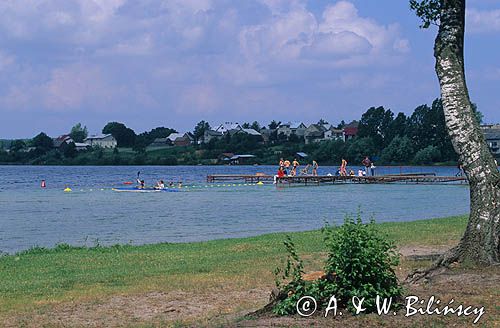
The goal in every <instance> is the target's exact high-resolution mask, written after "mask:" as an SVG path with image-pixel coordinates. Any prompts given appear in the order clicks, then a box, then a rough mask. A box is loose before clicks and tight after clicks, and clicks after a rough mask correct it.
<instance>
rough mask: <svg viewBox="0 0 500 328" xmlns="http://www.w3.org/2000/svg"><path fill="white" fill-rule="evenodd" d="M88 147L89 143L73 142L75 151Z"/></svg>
mask: <svg viewBox="0 0 500 328" xmlns="http://www.w3.org/2000/svg"><path fill="white" fill-rule="evenodd" d="M89 147H90V145H89V144H87V143H83V142H75V149H76V151H81V150H87V149H88V148H89Z"/></svg>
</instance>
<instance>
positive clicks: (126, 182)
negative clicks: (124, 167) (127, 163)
mask: <svg viewBox="0 0 500 328" xmlns="http://www.w3.org/2000/svg"><path fill="white" fill-rule="evenodd" d="M123 184H124V185H131V184H133V182H130V181H125V182H124V183H123Z"/></svg>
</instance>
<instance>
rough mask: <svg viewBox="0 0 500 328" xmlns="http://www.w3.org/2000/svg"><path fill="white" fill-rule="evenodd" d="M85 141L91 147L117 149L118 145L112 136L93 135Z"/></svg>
mask: <svg viewBox="0 0 500 328" xmlns="http://www.w3.org/2000/svg"><path fill="white" fill-rule="evenodd" d="M83 141H84V142H85V143H86V144H88V145H89V146H91V147H102V148H115V147H116V146H117V144H118V143H117V142H116V139H115V138H114V137H113V136H112V135H111V134H100V135H92V136H89V137H87V138H85V140H83Z"/></svg>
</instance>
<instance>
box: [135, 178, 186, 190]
mask: <svg viewBox="0 0 500 328" xmlns="http://www.w3.org/2000/svg"><path fill="white" fill-rule="evenodd" d="M174 187H175V183H174V182H172V181H170V182H169V183H168V188H174ZM177 187H178V188H182V182H180V181H179V182H178V183H177ZM137 188H138V189H146V183H145V182H144V180H141V179H139V178H137ZM165 188H167V187H166V186H165V182H163V180H158V181H157V182H156V184H155V185H154V186H153V189H165Z"/></svg>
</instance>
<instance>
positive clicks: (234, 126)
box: [215, 122, 242, 135]
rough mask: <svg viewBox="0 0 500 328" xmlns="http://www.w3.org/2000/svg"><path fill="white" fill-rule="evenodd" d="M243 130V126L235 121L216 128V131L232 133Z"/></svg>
mask: <svg viewBox="0 0 500 328" xmlns="http://www.w3.org/2000/svg"><path fill="white" fill-rule="evenodd" d="M241 130H242V128H241V126H240V125H239V124H238V123H233V122H225V123H222V124H221V125H219V126H218V127H217V128H216V129H215V131H216V132H220V133H222V134H226V133H231V135H233V134H234V133H236V132H238V131H241Z"/></svg>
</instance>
